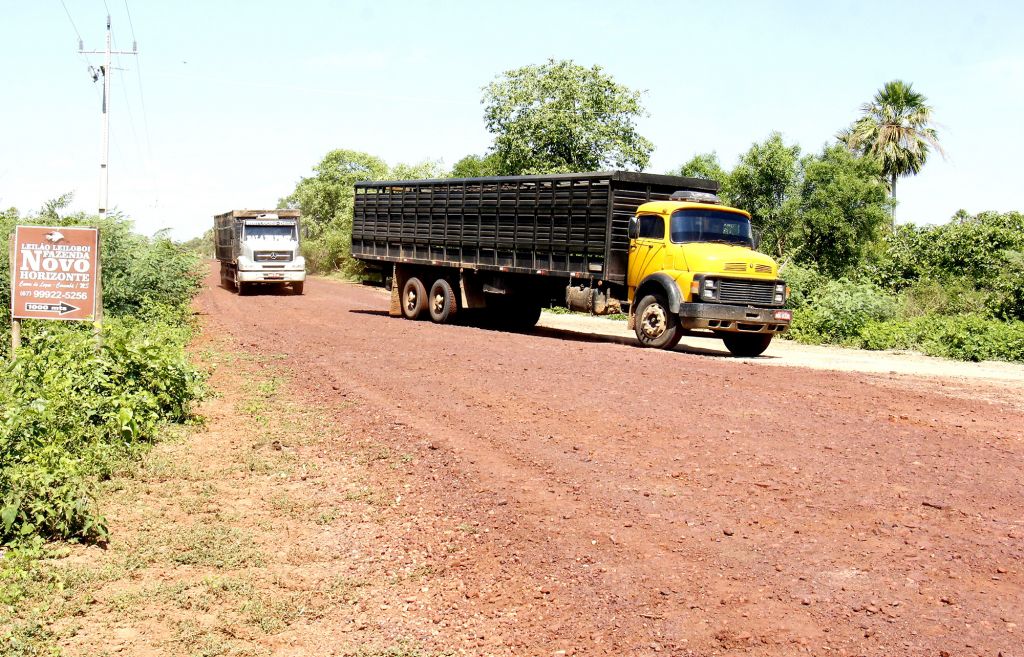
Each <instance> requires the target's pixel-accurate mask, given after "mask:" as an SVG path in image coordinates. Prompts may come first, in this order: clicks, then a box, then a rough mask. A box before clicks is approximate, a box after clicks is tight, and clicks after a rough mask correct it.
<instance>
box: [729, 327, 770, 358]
mask: <svg viewBox="0 0 1024 657" xmlns="http://www.w3.org/2000/svg"><path fill="white" fill-rule="evenodd" d="M721 335H722V342H724V343H725V348H726V349H728V350H729V353H730V354H732V355H733V356H743V357H746V358H753V357H754V356H760V355H761V354H763V353H764V350H765V349H767V348H768V345H769V344H771V342H772V334H771V333H722V334H721Z"/></svg>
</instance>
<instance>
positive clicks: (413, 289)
mask: <svg viewBox="0 0 1024 657" xmlns="http://www.w3.org/2000/svg"><path fill="white" fill-rule="evenodd" d="M426 306H427V290H426V288H424V287H423V281H421V280H420V279H418V278H416V277H415V276H410V277H409V280H407V281H406V282H405V286H404V287H403V288H402V315H403V316H404V317H405V318H406V319H419V317H420V315H422V314H423V310H424V308H426Z"/></svg>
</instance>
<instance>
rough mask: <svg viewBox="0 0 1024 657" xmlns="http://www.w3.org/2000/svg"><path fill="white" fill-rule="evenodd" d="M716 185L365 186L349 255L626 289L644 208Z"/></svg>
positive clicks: (577, 177) (527, 180) (529, 179)
mask: <svg viewBox="0 0 1024 657" xmlns="http://www.w3.org/2000/svg"><path fill="white" fill-rule="evenodd" d="M717 187H718V186H717V184H716V183H713V182H711V181H696V180H693V179H690V178H678V177H670V176H654V175H648V174H635V173H625V172H604V173H593V174H569V175H555V176H521V177H508V178H480V179H452V180H410V181H395V182H375V183H358V184H356V188H355V212H354V216H353V222H352V254H353V256H355V257H356V258H360V259H364V260H377V261H387V262H411V263H422V264H434V265H448V266H458V267H471V268H480V269H502V270H506V271H513V272H521V273H530V272H534V273H535V272H537V271H543V272H544V273H547V274H550V275H555V276H566V277H569V276H586V277H594V278H599V279H604V280H609V281H612V282H618V283H621V282H624V281H625V275H626V260H627V254H628V250H629V236H628V227H629V218H630V217H631V216H633V214H634V213H635V212H636V208H637V206H638V205H640V204H641V203H645V202H647V201H649V200H666V199H668V197H669V195H670V194H671V193H672V192H674V191H677V190H680V189H696V190H699V191H716V190H717Z"/></svg>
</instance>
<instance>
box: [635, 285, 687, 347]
mask: <svg viewBox="0 0 1024 657" xmlns="http://www.w3.org/2000/svg"><path fill="white" fill-rule="evenodd" d="M634 330H635V331H636V339H637V340H638V341H639V342H640V346H642V347H652V348H654V349H672V348H673V347H675V346H676V345H677V344H679V340H680V338H682V337H683V329H682V327H680V326H679V318H678V317H676V316H675V315H673V314H672V312H671V311H669V309H668V302H667V301H666V300H665V298H664V297H662V296H661V295H658V294H649V295H647V296H645V297H644V298H643V299H641V300H640V303H639V304H637V307H636V325H635V329H634Z"/></svg>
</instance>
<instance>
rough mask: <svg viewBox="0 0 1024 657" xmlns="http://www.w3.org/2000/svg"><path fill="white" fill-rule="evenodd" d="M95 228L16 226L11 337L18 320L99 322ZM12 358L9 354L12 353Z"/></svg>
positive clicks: (17, 333) (17, 331)
mask: <svg viewBox="0 0 1024 657" xmlns="http://www.w3.org/2000/svg"><path fill="white" fill-rule="evenodd" d="M99 274H100V268H99V230H98V229H96V228H81V227H73V226H64V227H59V228H53V227H48V226H17V227H15V229H14V239H13V240H12V242H11V334H12V337H11V340H12V345H13V346H14V348H15V349H17V346H18V342H19V341H20V333H21V331H20V329H21V320H22V319H60V320H70V321H74V320H78V321H91V322H97V321H99V313H98V306H99V301H98V296H99ZM12 356H13V353H12Z"/></svg>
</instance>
